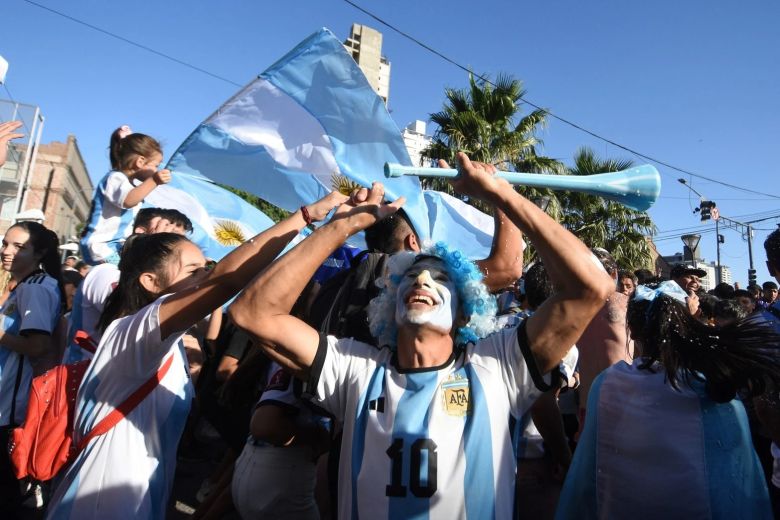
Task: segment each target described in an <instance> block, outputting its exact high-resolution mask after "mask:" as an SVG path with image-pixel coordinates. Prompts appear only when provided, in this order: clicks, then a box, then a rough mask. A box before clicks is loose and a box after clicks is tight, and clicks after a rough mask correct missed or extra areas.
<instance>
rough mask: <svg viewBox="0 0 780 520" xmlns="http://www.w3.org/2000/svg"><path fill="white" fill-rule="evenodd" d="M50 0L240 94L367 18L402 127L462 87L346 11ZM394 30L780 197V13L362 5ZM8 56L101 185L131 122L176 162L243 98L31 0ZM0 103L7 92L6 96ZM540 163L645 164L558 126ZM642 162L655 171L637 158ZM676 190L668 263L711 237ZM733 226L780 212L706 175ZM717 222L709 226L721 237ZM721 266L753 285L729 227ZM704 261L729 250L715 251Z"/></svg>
mask: <svg viewBox="0 0 780 520" xmlns="http://www.w3.org/2000/svg"><path fill="white" fill-rule="evenodd" d="M40 3H41V4H43V5H46V6H49V7H51V8H53V9H57V10H60V11H63V12H65V13H67V14H68V15H70V16H72V17H74V18H77V19H79V20H82V21H84V22H87V23H90V24H93V25H96V26H98V27H100V28H102V29H105V30H107V31H110V32H113V33H116V34H118V35H121V36H123V37H125V38H127V39H130V40H133V41H135V42H138V43H141V44H143V45H146V46H148V47H151V48H153V49H155V50H158V51H160V52H163V53H166V54H169V55H172V56H174V57H176V58H179V59H181V60H183V61H186V62H190V63H192V64H194V65H196V66H198V67H200V68H202V69H206V70H208V71H210V72H212V73H214V74H217V75H219V76H222V77H225V78H228V79H230V80H232V81H234V82H237V83H240V84H244V83H246V82H248V81H249V80H251V79H252V77H253V76H254V75H256V74H257V73H259V72H261V71H263V70H264V69H265V68H266V67H267V66H268V65H270V64H271V63H273V62H274V61H275V60H276V59H277V58H279V57H281V56H282V55H283V54H284V53H285V52H286V51H288V50H289V49H290V48H292V47H293V46H294V45H295V44H296V43H298V42H299V41H300V40H302V39H303V38H305V37H306V36H308V35H309V34H310V33H312V32H314V31H315V30H317V29H318V28H320V27H323V26H325V27H328V28H330V29H331V30H332V31H333V32H335V33H336V34H337V35H338V36H339V37H341V38H343V37H346V35H347V33H348V31H349V28H350V25H351V24H352V23H353V22H357V23H364V24H366V25H369V26H371V27H374V28H376V29H378V30H380V31H381V32H383V34H384V49H383V53H384V54H385V55H386V56H387V57H388V58H389V59H390V61H391V62H392V78H391V86H390V108H391V110H392V115H393V117H394V118H395V120H396V122H397V123H398V124H399V126H403V125H405V124H407V123H408V122H410V121H412V120H414V119H426V118H427V115H428V114H429V113H431V112H434V111H437V110H439V108H440V107H441V104H442V101H443V90H444V88H445V87H462V86H465V84H466V81H467V78H466V74H465V73H464V72H462V71H461V70H459V69H457V68H455V67H454V66H452V65H450V64H448V63H446V62H445V61H443V60H442V59H441V58H439V57H436V56H434V55H432V54H430V53H429V52H427V51H425V50H423V49H422V48H420V47H418V46H417V45H415V44H413V43H412V42H410V41H408V40H406V39H404V38H402V37H401V36H399V35H397V34H395V33H393V32H392V31H390V29H387V28H385V27H382V26H381V25H380V24H379V23H377V22H376V21H374V20H372V19H370V18H369V17H367V16H366V15H364V14H362V13H360V12H358V11H357V10H355V9H354V8H353V7H351V6H349V5H348V4H346V3H345V2H344V1H343V0H298V1H293V2H269V1H263V2H250V1H238V0H222V1H220V2H206V1H195V0H192V1H184V0H171V1H166V2H158V1H157V2H152V1H149V0H134V1H133V2H121V3H120V2H103V1H99V0H72V1H69V2H54V1H53V0H40ZM357 3H359V4H360V5H362V6H363V7H365V8H366V9H368V10H370V11H372V12H374V13H375V14H377V15H378V16H380V17H381V18H383V19H385V20H387V21H388V22H390V23H392V24H394V25H396V26H398V27H399V28H401V29H403V30H404V31H406V32H408V33H411V34H412V35H415V36H416V37H418V38H419V39H421V40H423V41H425V42H426V43H428V44H429V45H431V46H432V47H434V48H436V49H438V50H439V51H441V52H442V53H444V54H446V55H448V56H450V57H452V58H453V59H455V60H456V61H458V62H460V63H462V64H463V65H465V66H468V67H471V68H473V69H474V70H475V71H477V72H480V73H486V74H491V75H495V74H497V73H499V72H506V73H509V74H512V75H513V76H515V77H517V78H520V79H522V80H523V81H524V83H525V87H526V89H527V90H528V95H527V97H528V99H530V100H531V101H533V102H535V103H537V104H540V105H542V106H544V107H546V108H548V109H550V110H551V111H552V112H554V113H556V114H559V115H561V116H562V117H565V118H567V119H570V120H572V121H575V122H577V123H578V124H580V125H581V126H584V127H586V128H588V129H590V130H592V131H594V132H596V133H599V134H602V135H604V136H606V137H609V138H610V139H612V140H614V141H617V142H619V143H621V144H624V145H626V146H629V147H631V148H634V149H636V150H639V151H640V152H642V153H645V154H647V155H651V156H654V157H657V158H659V159H661V160H664V161H666V162H668V163H671V164H673V165H676V166H679V167H682V168H684V169H688V170H691V171H693V172H696V173H700V174H702V175H706V176H708V177H713V178H716V179H719V180H722V181H725V182H729V183H732V184H736V185H740V186H743V187H747V188H751V189H755V190H758V191H760V192H762V193H767V194H773V195H780V178H779V177H778V175H777V173H776V170H777V167H776V164H777V160H776V157H775V154H776V152H777V150H778V142H779V141H780V96H779V95H778V94H780V31H778V30H777V27H778V26H779V25H780V4H778V3H777V2H774V1H771V0H763V1H756V2H749V3H743V4H734V3H726V2H712V1H705V0H689V1H685V2H680V1H670V0H658V1H655V2H625V1H618V0H611V1H604V0H592V1H588V2H583V1H575V0H564V1H559V2H526V1H519V0H513V1H510V0H504V1H500V0H483V1H482V2H473V1H468V2H466V1H462V0H428V1H424V2H422V1H420V0H394V1H393V2H383V1H378V0H357ZM0 18H1V19H2V20H3V24H2V25H3V36H2V40H3V41H2V43H0V55H2V56H4V57H5V58H6V60H8V62H9V63H10V69H9V73H8V77H7V85H8V89H9V90H10V92H11V93H12V94H13V97H14V98H15V99H16V100H17V101H21V102H25V103H30V104H36V105H39V106H40V107H41V109H42V111H43V114H44V115H45V116H46V126H45V130H44V135H43V141H44V142H48V141H53V140H60V141H62V140H64V139H65V138H66V136H67V135H68V134H69V133H72V134H75V135H76V136H77V138H78V142H79V146H80V148H81V150H82V153H83V154H84V157H85V159H86V161H87V166H88V168H89V171H90V174H91V176H92V178H93V179H95V180H97V179H99V178H100V177H101V176H102V175H103V174H104V173H105V172H106V171H107V170H108V160H107V154H106V145H107V143H108V137H109V134H110V133H111V131H112V130H113V129H114V128H116V127H117V126H120V125H122V124H129V125H131V126H132V128H133V129H135V130H136V131H140V132H144V133H148V134H150V135H153V136H155V137H157V138H159V139H160V140H161V141H162V142H163V144H164V145H165V152H166V154H167V155H170V153H172V152H173V151H174V150H175V149H176V147H177V146H178V145H179V144H180V143H181V141H182V140H183V139H184V138H185V137H186V136H187V135H188V134H189V133H190V132H191V131H192V130H193V129H194V128H195V127H196V126H197V125H198V123H200V122H201V121H202V120H203V119H204V118H206V117H207V116H208V115H209V114H210V113H211V112H212V111H213V110H215V109H216V108H217V107H218V106H219V105H220V104H221V103H222V102H224V101H225V100H226V99H227V98H228V97H230V96H231V95H232V94H233V93H234V92H235V91H236V90H237V88H236V87H235V86H233V85H230V84H228V83H225V82H223V81H220V80H218V79H214V78H212V77H210V76H207V75H204V74H202V73H199V72H196V71H193V70H191V69H188V68H185V67H183V66H180V65H177V64H175V63H172V62H170V61H168V60H166V59H164V58H161V57H159V56H155V55H153V54H150V53H149V52H146V51H144V50H141V49H138V48H136V47H133V46H131V45H128V44H127V43H124V42H121V41H118V40H115V39H112V38H109V37H107V36H106V35H104V34H101V33H98V32H95V31H93V30H90V29H88V28H86V27H83V26H81V25H77V24H75V23H73V22H71V21H69V20H67V19H64V18H62V17H60V16H57V15H54V14H52V13H50V12H47V11H44V10H42V9H40V8H38V7H35V6H33V5H31V4H29V3H26V2H24V1H23V0H6V1H5V2H3V5H2V6H1V7H0ZM0 97H2V98H5V97H7V93H6V92H5V90H4V89H0ZM541 137H542V138H543V139H544V142H545V148H544V153H546V154H547V155H550V156H553V157H556V158H559V159H561V160H563V161H564V162H570V160H571V157H572V156H573V154H574V152H575V151H576V149H577V148H578V147H580V146H590V147H592V148H593V149H594V150H596V152H597V153H599V154H601V155H607V156H613V157H625V158H632V159H636V158H634V157H632V156H631V155H630V154H628V153H626V152H623V151H622V150H619V149H617V148H615V147H613V146H611V145H607V144H605V143H604V142H602V141H599V140H597V139H594V138H592V137H590V136H588V135H586V134H584V133H582V132H580V131H577V130H574V129H572V128H570V127H568V126H566V125H564V124H562V123H560V122H557V121H550V123H549V125H548V127H547V128H546V130H545V131H544V133H543V135H542V136H541ZM637 162H645V161H643V160H639V159H637ZM658 168H659V170H660V171H661V175H662V178H663V180H664V187H663V190H662V193H661V199H660V200H659V202H658V203H657V205H656V206H655V207H654V208H653V209H652V210H651V212H650V213H651V216H652V217H653V219H654V220H655V222H656V224H657V226H658V228H659V232H660V233H659V236H660V237H672V238H670V239H666V240H659V241H658V242H657V243H658V247H659V249H660V251H661V252H662V253H664V254H673V253H675V252H678V251H681V249H682V243H681V241H680V240H679V238H676V237H675V236H674V235H676V234H678V230H679V234H681V233H682V232H683V231H682V228H685V230H690V229H692V228H697V227H701V224H700V223H699V219H698V217H697V216H695V215H693V214H692V213H691V208H692V205H695V204H697V202H698V198H697V197H695V196H692V198H691V200H690V201H689V192H688V190H687V189H686V188H684V187H683V186H681V185H680V184H678V183H677V182H676V179H677V178H678V177H682V176H683V175H682V174H680V173H678V172H675V171H673V170H670V169H668V168H664V167H661V166H659V167H658ZM693 186H694V188H695V189H697V190H698V191H700V192H702V193H703V194H704V195H706V196H707V197H708V198H710V199H712V200H715V201H716V202H717V203H718V207H719V208H720V210H721V213H722V214H723V215H726V216H730V217H732V218H736V219H738V220H740V219H744V220H747V219H748V218H750V216H748V217H743V216H745V215H755V214H759V213H763V214H777V213H780V199H778V198H771V197H769V196H766V195H764V196H759V195H754V194H749V193H744V192H740V191H735V190H733V189H729V188H725V187H723V186H719V185H717V184H714V183H711V182H707V181H702V180H698V179H695V178H694V179H693ZM777 222H780V220H769V221H766V222H763V223H760V224H758V225H757V227H759V228H760V230H759V231H757V232H756V238H755V242H754V256H755V261H756V266H757V268H758V275H759V276H758V279H759V282H761V281H764V280H767V279H768V273H767V271H766V268H765V266H764V253H763V247H762V244H763V240H764V238H765V236H766V234H767V231H765V230H768V229H773V228H775V226H776V223H777ZM712 227H713V226H712V222H710V223H707V225H706V229H707V230H710V231H711V230H712ZM723 234H724V235H725V236H726V243H725V245H724V246H723V248H722V262H723V263H724V264H727V265H729V266H730V267H731V269H732V271H733V273H734V276H735V279H736V280H738V281H740V282H742V283H743V284H744V283H745V282H746V280H747V265H748V264H747V246H746V243H745V242H744V241H742V240H741V238H740V236H739V235H738V234H737V233H736V232H734V231H728V230H727V231H724V232H723ZM702 252H703V254H704V256H705V257H706V259H707V260H713V259H714V258H715V238H714V234H713V233H712V232H710V233H709V234H705V235H704V236H703V238H702Z"/></svg>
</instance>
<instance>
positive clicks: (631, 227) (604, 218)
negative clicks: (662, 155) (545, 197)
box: [558, 148, 655, 270]
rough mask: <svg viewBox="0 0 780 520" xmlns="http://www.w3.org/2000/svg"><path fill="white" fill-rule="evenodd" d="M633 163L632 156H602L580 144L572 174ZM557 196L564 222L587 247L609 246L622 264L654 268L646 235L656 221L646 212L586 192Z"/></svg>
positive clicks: (570, 169)
mask: <svg viewBox="0 0 780 520" xmlns="http://www.w3.org/2000/svg"><path fill="white" fill-rule="evenodd" d="M632 166H633V162H632V161H630V160H622V159H599V158H598V157H596V154H595V153H594V152H593V150H591V149H589V148H580V149H579V150H577V153H576V154H575V156H574V166H573V167H571V168H569V174H571V175H592V174H594V173H607V172H614V171H620V170H625V169H627V168H630V167H632ZM558 196H559V198H560V200H561V203H562V205H563V208H564V210H563V225H564V226H565V227H566V228H568V229H569V230H570V231H571V232H572V233H574V234H575V235H577V237H578V238H579V239H580V240H582V241H583V242H585V244H587V245H588V247H602V248H604V249H606V250H607V251H609V252H610V253H611V254H612V256H613V257H615V260H616V261H617V263H618V264H619V265H620V266H621V267H623V268H626V269H632V270H633V269H639V268H645V267H646V268H651V264H652V256H651V253H650V247H649V246H648V243H647V240H646V237H647V236H648V235H651V234H652V233H653V232H654V231H655V224H653V221H652V220H651V219H650V216H649V215H648V214H647V213H646V212H643V211H636V210H632V209H630V208H627V207H625V206H623V205H622V204H620V203H618V202H613V201H609V200H606V199H602V198H600V197H596V196H594V195H587V194H585V193H575V192H565V193H559V195H558Z"/></svg>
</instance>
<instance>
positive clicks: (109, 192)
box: [81, 171, 141, 265]
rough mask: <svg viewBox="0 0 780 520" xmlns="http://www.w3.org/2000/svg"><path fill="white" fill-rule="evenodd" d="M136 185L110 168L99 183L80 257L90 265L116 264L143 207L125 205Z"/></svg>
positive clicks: (82, 241) (82, 240) (122, 174)
mask: <svg viewBox="0 0 780 520" xmlns="http://www.w3.org/2000/svg"><path fill="white" fill-rule="evenodd" d="M134 187H135V185H134V184H133V183H132V182H130V178H129V177H128V176H127V175H125V174H124V173H122V172H118V171H111V172H108V174H106V176H105V177H103V179H102V180H101V181H100V184H98V186H97V189H95V196H94V198H93V199H92V211H91V213H90V215H89V222H87V229H86V231H85V234H84V238H82V239H81V256H82V257H84V261H85V262H87V263H88V264H90V265H95V264H100V263H102V262H112V263H116V262H117V261H118V259H119V252H120V251H121V249H122V244H123V243H124V241H125V239H127V237H129V236H130V233H131V232H132V226H133V220H135V216H136V215H137V214H138V211H139V210H140V209H141V205H140V204H136V205H135V206H134V207H132V208H125V207H123V206H122V205H123V204H124V202H125V199H126V198H127V194H128V193H130V191H131V190H132V189H133V188H134Z"/></svg>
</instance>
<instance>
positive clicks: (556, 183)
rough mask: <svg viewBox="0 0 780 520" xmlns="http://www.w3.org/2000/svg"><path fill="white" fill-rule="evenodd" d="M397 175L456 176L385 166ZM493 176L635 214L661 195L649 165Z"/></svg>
mask: <svg viewBox="0 0 780 520" xmlns="http://www.w3.org/2000/svg"><path fill="white" fill-rule="evenodd" d="M401 175H415V176H418V177H445V178H453V177H457V176H458V170H455V169H449V168H423V167H417V166H402V165H400V164H394V163H385V177H400V176H401ZM496 175H497V176H498V177H501V178H503V179H506V180H507V181H509V182H510V183H512V184H520V185H522V186H531V187H534V188H549V189H551V190H567V191H577V192H581V193H589V194H591V195H596V196H597V197H602V198H605V199H610V200H614V201H615V202H619V203H621V204H623V205H624V206H627V207H629V208H631V209H635V210H637V211H647V210H648V209H649V208H650V206H652V205H653V203H655V201H656V200H657V199H658V195H659V194H660V193H661V176H660V175H658V170H656V169H655V167H654V166H652V165H650V164H643V165H641V166H636V167H634V168H629V169H627V170H622V171H619V172H611V173H597V174H594V175H546V174H541V173H517V172H497V173H496Z"/></svg>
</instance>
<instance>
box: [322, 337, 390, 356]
mask: <svg viewBox="0 0 780 520" xmlns="http://www.w3.org/2000/svg"><path fill="white" fill-rule="evenodd" d="M327 341H328V344H329V345H330V346H331V347H332V348H335V349H336V350H338V351H339V352H342V353H344V354H347V355H350V356H354V357H364V358H372V359H375V360H379V359H384V358H385V357H388V358H389V357H391V356H392V353H393V351H392V349H390V347H388V346H384V347H377V346H376V345H372V344H370V343H364V342H362V341H360V340H357V339H355V338H338V337H336V336H333V335H328V336H327Z"/></svg>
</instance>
